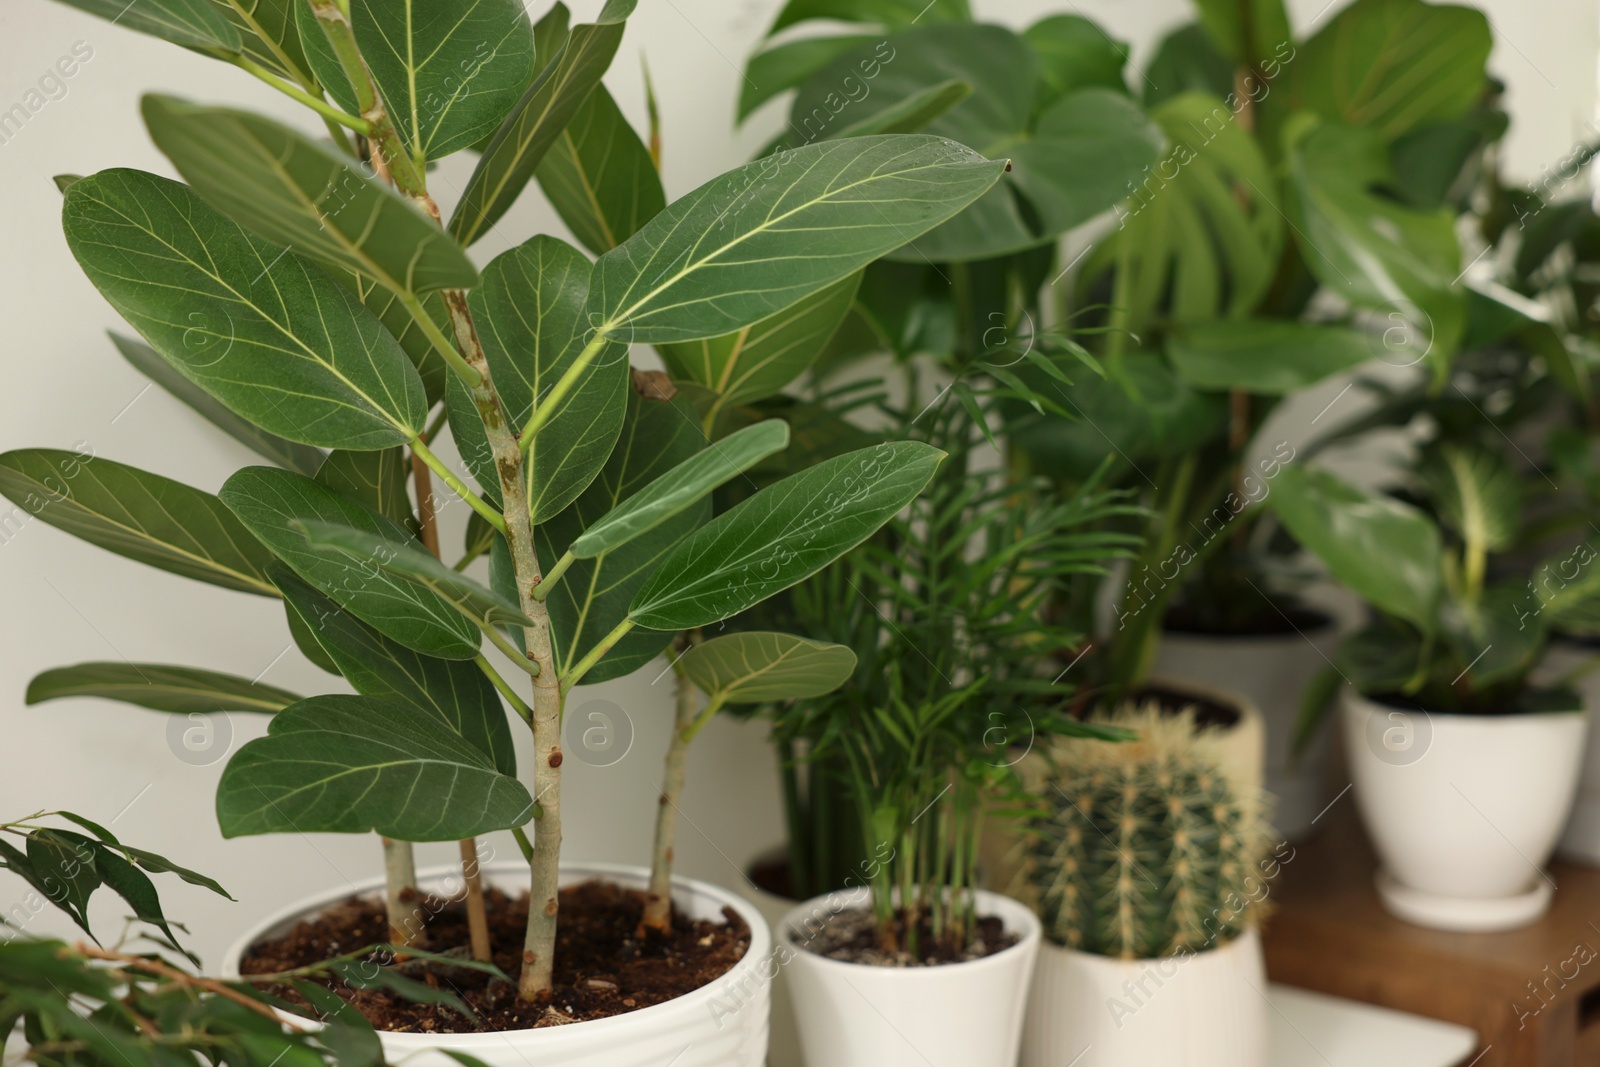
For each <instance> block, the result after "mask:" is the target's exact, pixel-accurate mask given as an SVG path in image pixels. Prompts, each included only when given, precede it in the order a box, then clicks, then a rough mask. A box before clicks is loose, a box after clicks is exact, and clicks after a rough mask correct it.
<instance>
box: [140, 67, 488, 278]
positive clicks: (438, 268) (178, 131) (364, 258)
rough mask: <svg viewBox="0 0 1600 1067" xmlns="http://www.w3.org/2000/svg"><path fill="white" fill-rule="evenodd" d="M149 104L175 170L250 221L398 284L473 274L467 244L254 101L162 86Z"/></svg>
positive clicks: (337, 263)
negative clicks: (194, 95) (234, 101)
mask: <svg viewBox="0 0 1600 1067" xmlns="http://www.w3.org/2000/svg"><path fill="white" fill-rule="evenodd" d="M143 111H144V121H145V125H146V126H148V127H149V129H150V137H151V139H152V140H153V141H155V143H156V147H157V148H159V149H161V151H163V152H165V153H166V154H167V157H168V158H169V159H171V160H172V162H173V165H174V166H176V167H177V168H178V173H180V174H182V175H183V176H184V178H185V179H186V180H187V181H188V182H189V184H190V185H191V186H193V187H194V189H195V191H196V192H198V193H199V194H200V195H201V196H203V197H205V198H206V200H207V201H209V202H210V203H211V204H212V205H213V206H215V207H216V208H218V209H219V210H221V211H222V212H224V213H225V214H226V215H228V217H229V218H231V219H233V220H234V221H235V222H237V223H239V224H240V225H242V226H244V227H246V228H247V229H250V230H253V231H254V232H256V233H258V234H260V235H261V236H263V237H265V238H267V239H269V240H272V241H277V242H280V243H282V244H286V245H288V246H289V247H291V248H293V249H294V250H295V251H297V252H302V253H304V254H306V255H308V256H311V257H312V258H314V259H317V260H320V261H321V262H323V263H328V264H331V265H332V266H334V267H337V268H343V269H345V270H349V271H354V272H356V273H358V274H360V275H362V276H364V277H367V278H371V279H373V280H375V281H377V282H378V283H379V284H380V285H382V286H383V287H384V288H385V289H388V290H389V291H391V292H394V293H412V294H416V293H423V292H427V291H429V290H433V289H466V288H469V287H471V286H473V285H475V284H477V281H478V272H477V271H476V270H475V269H474V268H473V266H472V261H471V260H469V259H467V254H466V253H465V252H463V251H462V250H461V246H460V245H458V244H456V243H455V241H454V240H452V239H451V237H450V235H449V234H447V233H445V232H444V231H442V230H440V229H439V227H438V225H437V224H435V223H434V222H433V220H431V219H429V218H428V217H427V216H426V215H424V214H423V213H422V212H421V211H420V210H418V209H417V208H415V207H413V206H412V205H411V204H409V203H407V202H406V200H405V198H403V197H402V196H400V194H399V193H396V192H395V191H394V190H393V189H391V188H389V187H388V186H387V185H384V184H383V183H382V182H380V181H378V180H377V179H376V178H373V177H371V176H370V175H369V174H367V173H364V172H363V171H362V170H360V169H358V167H357V165H356V163H355V161H354V160H351V159H349V158H348V157H346V156H341V155H338V154H336V153H335V152H333V151H332V150H330V149H327V148H324V147H323V146H322V145H320V144H317V143H316V142H315V141H313V140H311V139H310V138H309V137H305V136H303V135H302V134H299V133H296V132H295V131H294V130H291V129H290V128H289V127H287V126H285V125H283V124H282V123H278V122H274V121H273V120H271V119H269V118H264V117H262V116H260V115H252V114H251V113H250V112H248V111H238V110H235V109H233V108H224V107H201V106H198V105H195V104H190V103H187V102H185V101H182V100H178V99H176V98H174V97H170V96H160V95H156V94H152V95H149V96H146V97H145V98H144V104H143Z"/></svg>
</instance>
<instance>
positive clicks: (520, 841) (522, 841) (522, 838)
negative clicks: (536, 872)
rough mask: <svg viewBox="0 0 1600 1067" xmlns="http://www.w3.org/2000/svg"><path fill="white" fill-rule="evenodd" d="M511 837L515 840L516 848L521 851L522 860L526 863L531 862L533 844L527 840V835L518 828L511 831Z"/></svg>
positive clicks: (515, 827)
mask: <svg viewBox="0 0 1600 1067" xmlns="http://www.w3.org/2000/svg"><path fill="white" fill-rule="evenodd" d="M511 836H512V837H514V838H516V839H517V847H518V848H519V849H521V850H522V858H523V860H525V861H526V862H528V863H532V862H533V842H532V841H529V840H528V833H527V831H526V830H524V829H523V828H522V827H520V826H514V827H512V829H511Z"/></svg>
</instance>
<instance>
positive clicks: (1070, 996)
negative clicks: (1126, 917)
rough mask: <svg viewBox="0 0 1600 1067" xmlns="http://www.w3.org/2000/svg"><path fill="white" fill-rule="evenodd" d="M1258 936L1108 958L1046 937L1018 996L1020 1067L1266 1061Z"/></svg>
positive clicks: (1252, 1066)
mask: <svg viewBox="0 0 1600 1067" xmlns="http://www.w3.org/2000/svg"><path fill="white" fill-rule="evenodd" d="M1266 989H1267V974H1266V964H1265V962H1264V961H1263V959H1262V955H1261V939H1260V937H1259V936H1258V935H1257V934H1256V932H1255V931H1254V930H1247V931H1245V933H1243V934H1241V935H1240V936H1239V937H1238V938H1236V939H1235V940H1233V941H1231V942H1229V943H1228V944H1226V945H1221V946H1218V947H1217V948H1213V949H1208V950H1207V951H1205V952H1197V953H1194V954H1193V955H1190V956H1183V957H1179V956H1174V957H1172V958H1170V959H1164V960H1117V959H1111V958H1109V957H1107V956H1097V955H1094V954H1093V953H1089V952H1079V951H1077V950H1076V949H1070V948H1062V947H1060V946H1059V945H1053V944H1050V943H1049V942H1046V943H1045V944H1044V945H1042V946H1041V947H1040V949H1039V962H1038V964H1037V965H1036V966H1035V968H1034V972H1033V989H1032V991H1031V992H1030V993H1029V994H1028V1019H1027V1024H1026V1027H1025V1029H1024V1031H1023V1040H1022V1061H1021V1065H1022V1067H1065V1065H1067V1064H1071V1065H1072V1067H1156V1065H1159V1067H1266V1064H1267V1010H1268V1009H1267V1000H1266Z"/></svg>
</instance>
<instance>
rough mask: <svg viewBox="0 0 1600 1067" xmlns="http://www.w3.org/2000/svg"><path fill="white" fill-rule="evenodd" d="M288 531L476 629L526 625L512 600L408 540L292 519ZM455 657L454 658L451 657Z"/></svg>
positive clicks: (320, 550) (316, 548) (318, 549)
mask: <svg viewBox="0 0 1600 1067" xmlns="http://www.w3.org/2000/svg"><path fill="white" fill-rule="evenodd" d="M290 527H291V528H292V529H293V530H294V531H295V532H297V533H299V534H301V535H302V536H303V537H304V538H305V539H306V544H307V545H309V546H310V547H311V549H312V550H313V551H315V552H319V553H322V554H323V555H325V556H328V557H331V558H341V557H342V558H344V559H347V560H349V561H350V563H351V564H352V565H354V566H367V567H376V568H377V569H378V570H380V571H382V572H383V573H385V574H388V575H392V576H394V577H397V578H400V579H401V580H403V581H407V582H410V583H412V584H413V585H415V586H416V587H417V588H418V589H419V590H422V591H425V592H428V593H432V594H434V595H435V596H437V597H438V598H439V599H441V600H443V601H445V602H446V603H448V604H450V605H451V606H453V607H454V608H455V609H456V610H457V611H459V612H460V613H461V614H462V615H463V616H465V617H466V618H469V619H471V620H472V621H473V622H474V623H476V624H477V625H478V626H480V627H482V628H484V629H488V628H489V627H491V626H500V625H503V624H512V625H517V626H526V625H529V624H531V623H532V621H533V620H531V619H529V618H528V617H527V616H526V615H524V614H523V613H522V609H521V607H519V606H518V604H517V602H516V601H515V600H512V599H511V598H509V597H506V596H502V595H501V594H499V593H497V592H495V591H494V590H492V589H488V588H486V587H485V586H483V585H480V584H479V583H478V582H476V581H474V580H473V579H471V578H468V577H467V576H466V575H464V574H462V573H460V572H459V571H457V570H454V569H453V568H451V567H449V566H446V565H445V564H444V563H443V562H441V561H440V560H439V559H438V558H437V557H436V556H434V555H433V553H431V552H429V551H427V550H426V549H424V548H422V547H421V546H420V545H418V544H417V543H416V542H415V541H412V540H409V539H404V540H402V539H397V538H394V537H388V536H385V535H383V534H378V533H370V532H368V531H366V530H360V529H356V528H355V527H353V526H344V525H341V524H339V523H336V522H319V521H313V520H306V521H300V520H293V521H291V522H290ZM454 658H460V657H454Z"/></svg>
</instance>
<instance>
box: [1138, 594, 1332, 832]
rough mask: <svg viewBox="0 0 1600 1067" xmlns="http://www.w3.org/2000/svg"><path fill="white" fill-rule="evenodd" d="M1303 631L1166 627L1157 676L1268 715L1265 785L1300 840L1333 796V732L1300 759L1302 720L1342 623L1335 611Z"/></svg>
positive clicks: (1285, 827)
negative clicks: (1297, 741)
mask: <svg viewBox="0 0 1600 1067" xmlns="http://www.w3.org/2000/svg"><path fill="white" fill-rule="evenodd" d="M1315 618H1316V619H1318V620H1320V621H1319V622H1317V623H1316V624H1314V625H1310V626H1306V627H1302V628H1301V630H1300V631H1299V632H1296V631H1290V632H1289V633H1285V634H1264V635H1259V636H1237V637H1235V636H1219V635H1213V634H1195V633H1183V632H1179V631H1174V630H1164V631H1162V634H1161V643H1160V645H1159V646H1158V648H1157V651H1156V658H1155V668H1154V673H1156V674H1157V675H1160V676H1161V677H1164V678H1168V679H1172V680H1175V681H1181V682H1187V683H1191V684H1199V685H1202V686H1206V687H1208V688H1213V689H1221V690H1228V691H1231V692H1234V693H1237V694H1238V695H1239V696H1241V697H1243V698H1244V699H1245V700H1247V701H1249V702H1250V703H1251V704H1252V705H1254V706H1255V707H1256V708H1257V709H1258V710H1259V711H1260V713H1261V719H1262V726H1263V728H1264V730H1265V756H1266V761H1265V762H1266V768H1265V771H1266V774H1265V781H1264V783H1263V784H1264V785H1265V786H1266V789H1267V792H1269V793H1271V794H1272V796H1273V806H1272V825H1273V827H1274V828H1275V829H1276V830H1277V831H1278V833H1279V835H1281V836H1282V837H1283V838H1285V839H1287V840H1290V841H1297V840H1300V839H1301V838H1303V837H1305V836H1306V835H1307V834H1309V833H1310V832H1311V830H1312V829H1313V827H1312V820H1313V819H1315V818H1316V817H1317V816H1318V815H1319V814H1320V813H1321V812H1322V810H1323V808H1324V807H1325V806H1326V805H1327V803H1328V801H1329V800H1331V799H1332V797H1331V796H1330V795H1329V790H1328V763H1329V756H1330V753H1331V751H1332V744H1331V738H1332V731H1331V730H1329V729H1328V728H1327V727H1326V726H1324V727H1323V728H1322V729H1319V730H1318V731H1317V732H1316V733H1315V734H1314V735H1313V736H1312V738H1311V740H1310V742H1309V743H1308V744H1307V746H1306V748H1305V751H1303V752H1301V753H1300V754H1299V756H1298V757H1297V756H1296V755H1295V752H1294V735H1295V725H1296V723H1297V722H1298V721H1299V718H1300V704H1301V698H1302V697H1303V696H1304V695H1305V690H1306V686H1307V684H1308V683H1309V682H1310V681H1311V679H1312V678H1314V677H1315V676H1316V675H1317V674H1318V672H1320V671H1323V670H1326V669H1327V667H1328V664H1329V663H1330V662H1332V657H1333V653H1334V648H1335V646H1336V645H1337V644H1338V640H1339V626H1338V625H1337V623H1336V622H1335V620H1334V618H1333V617H1332V616H1331V615H1328V614H1323V613H1320V612H1319V613H1316V615H1315Z"/></svg>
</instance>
